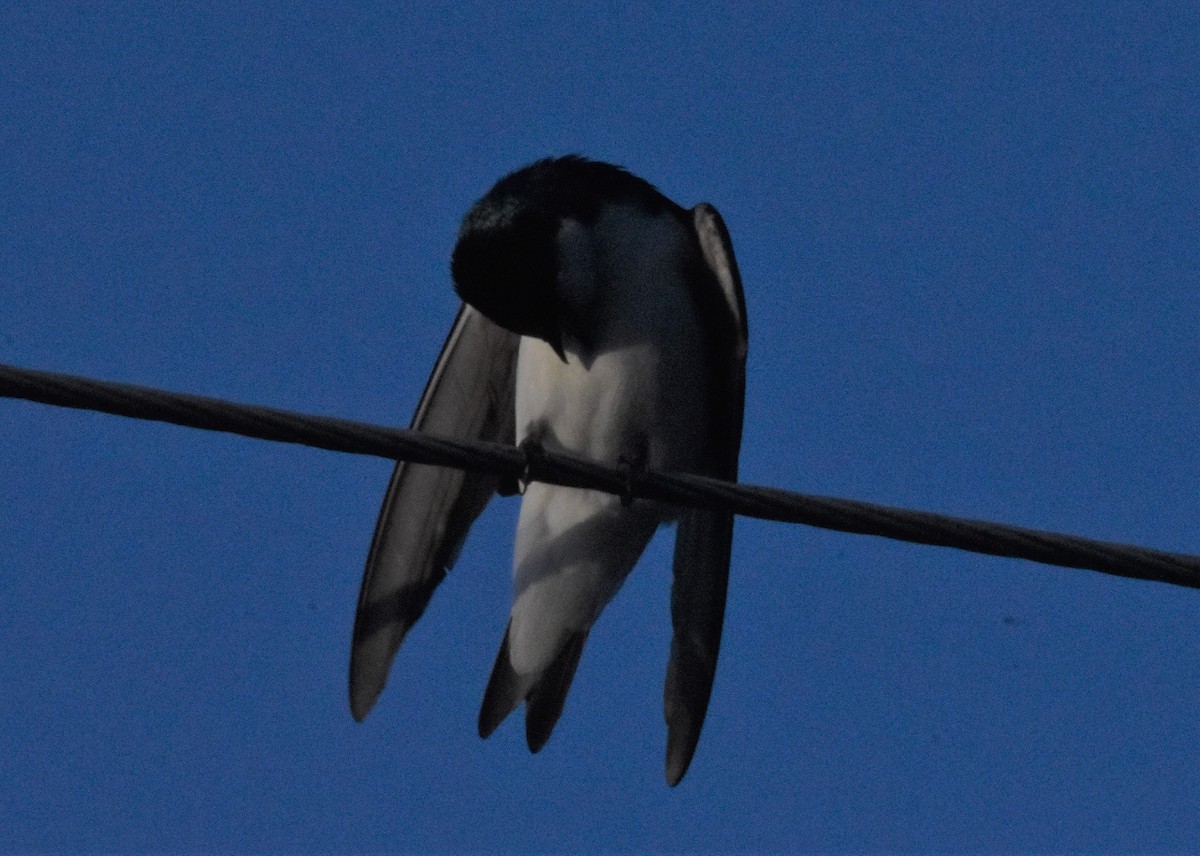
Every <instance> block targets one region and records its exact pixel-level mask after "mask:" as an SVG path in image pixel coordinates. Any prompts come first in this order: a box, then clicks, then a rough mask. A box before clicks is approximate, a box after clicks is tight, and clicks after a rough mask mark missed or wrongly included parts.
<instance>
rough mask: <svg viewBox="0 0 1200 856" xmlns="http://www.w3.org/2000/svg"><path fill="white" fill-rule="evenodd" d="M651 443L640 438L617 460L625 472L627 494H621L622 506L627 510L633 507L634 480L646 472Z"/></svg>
mask: <svg viewBox="0 0 1200 856" xmlns="http://www.w3.org/2000/svg"><path fill="white" fill-rule="evenodd" d="M648 445H649V441H648V440H647V439H646V438H645V437H639V438H638V441H637V442H636V443H634V444H633V447H632V448H630V449H628V450H626V452H625V453H624V454H622V455H620V456H619V457H618V458H617V466H618V467H620V468H621V469H623V470H624V471H625V492H624V493H622V494H621V505H622V506H624V507H625V508H628V507H629V506H631V505H633V500H634V496H633V480H634V478H635V477H636V476H640V475H641V474H642V473H644V472H645V471H646V459H647V458H648V457H649V449H648V448H647V447H648Z"/></svg>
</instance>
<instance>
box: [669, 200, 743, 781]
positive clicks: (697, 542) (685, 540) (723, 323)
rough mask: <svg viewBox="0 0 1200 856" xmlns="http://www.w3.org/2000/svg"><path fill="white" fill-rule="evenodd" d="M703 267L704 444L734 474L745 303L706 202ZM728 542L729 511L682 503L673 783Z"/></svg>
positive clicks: (683, 755)
mask: <svg viewBox="0 0 1200 856" xmlns="http://www.w3.org/2000/svg"><path fill="white" fill-rule="evenodd" d="M692 223H693V226H694V228H695V230H696V236H697V238H698V240H699V243H700V250H701V255H702V256H703V259H704V264H705V268H706V270H705V271H701V273H700V275H699V276H697V277H696V283H697V284H696V286H695V287H696V289H697V292H698V293H697V300H698V301H699V304H700V308H701V315H702V316H703V317H704V318H706V319H708V323H709V329H707V330H706V331H705V332H706V334H707V335H708V336H709V340H710V342H711V347H710V358H709V363H710V365H709V372H710V377H711V378H712V383H713V390H714V395H713V404H712V411H711V412H712V414H713V418H714V419H715V420H718V422H717V423H715V424H714V425H713V426H712V444H713V445H712V447H711V449H710V450H709V457H710V459H711V470H710V471H709V472H708V473H706V474H707V475H712V476H714V477H716V478H722V479H728V480H731V481H734V480H736V479H737V467H738V450H739V449H740V447H741V442H742V408H743V402H744V399H745V388H746V345H747V332H746V303H745V298H744V297H743V295H742V281H741V277H740V276H739V275H738V269H737V262H735V261H734V257H733V246H732V244H731V243H730V241H729V232H728V231H726V229H725V224H724V222H722V220H721V215H719V214H718V213H717V210H716V209H715V208H713V207H712V206H711V205H697V206H696V207H695V208H693V209H692ZM732 545H733V515H731V514H729V513H727V512H718V511H705V510H701V509H687V510H685V511H684V512H683V514H682V515H681V516H680V519H679V527H678V531H677V533H676V536H675V567H674V582H673V583H672V586H671V623H672V625H673V626H674V638H673V639H672V640H671V660H670V663H669V665H668V667H667V682H666V687H665V690H664V714H665V717H666V720H667V763H666V776H667V782H668V783H669V784H671V785H675V784H677V783H678V782H679V780H680V779H682V778H683V774H684V773H685V772H687V768H688V764H690V763H691V760H692V754H693V753H694V752H695V751H696V743H697V741H698V740H699V739H700V729H701V727H702V726H703V725H704V715H705V712H706V711H707V710H708V699H709V696H710V695H711V693H712V684H713V675H714V673H715V672H716V668H717V653H718V651H719V650H720V647H721V624H722V622H723V620H724V617H725V587H726V584H727V582H728V580H729V554H730V549H731V547H732Z"/></svg>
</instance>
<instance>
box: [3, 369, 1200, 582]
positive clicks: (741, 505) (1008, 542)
mask: <svg viewBox="0 0 1200 856" xmlns="http://www.w3.org/2000/svg"><path fill="white" fill-rule="evenodd" d="M0 397H5V398H20V399H26V400H29V401H37V402H41V403H43V404H53V405H55V406H58V407H73V408H78V409H82V410H96V411H100V412H103V413H113V414H116V415H118V416H128V417H131V418H133V419H148V420H153V421H156V422H171V423H174V424H176V425H184V426H187V427H189V428H203V429H206V430H209V431H224V432H227V433H231V434H241V435H242V436H245V437H257V438H259V439H262V440H274V441H277V442H281V443H296V444H299V445H304V446H314V447H316V448H319V449H331V450H333V451H337V452H349V453H351V454H358V455H374V456H377V457H381V458H389V459H392V460H405V461H411V462H414V463H420V464H432V465H435V466H448V467H457V468H459V469H466V470H475V471H481V472H488V473H493V474H495V475H499V476H502V477H504V478H506V479H511V480H516V479H527V480H532V481H542V482H549V483H551V484H559V485H565V486H568V487H581V488H591V489H593V490H602V491H605V492H607V493H613V494H619V495H628V496H631V497H633V498H640V499H654V500H661V501H665V502H669V503H672V504H675V505H685V506H695V507H701V508H711V509H716V510H725V511H730V512H733V513H734V514H740V515H743V516H746V517H757V518H761V519H763V520H777V521H781V522H784V523H802V524H804V525H806V526H816V527H820V528H823V529H835V530H838V531H841V532H856V533H859V534H863V535H878V536H882V537H884V538H892V539H894V540H897V541H909V542H913V543H917V544H933V545H937V546H943V547H955V548H957V549H960V550H969V551H971V552H975V553H987V554H990V555H993V556H1007V557H1012V558H1019V559H1029V560H1031V561H1034V562H1041V563H1043V564H1048V565H1060V566H1063V567H1069V568H1083V569H1088V570H1093V571H1101V572H1103V573H1106V574H1114V575H1116V576H1122V577H1130V578H1133V579H1141V580H1157V581H1159V582H1165V583H1172V584H1174V585H1181V586H1189V587H1191V588H1200V557H1198V556H1187V555H1180V554H1177V553H1165V552H1162V551H1158V550H1150V549H1146V548H1143V547H1135V546H1130V545H1125V544H1115V543H1110V542H1105V541H1093V540H1090V539H1087V538H1079V537H1076V536H1073V535H1063V534H1059V533H1055V532H1041V531H1037V530H1033V529H1022V528H1020V527H1016V526H1007V525H1004V524H1001V523H990V522H987V521H982V520H969V519H964V518H958V517H949V516H946V515H941V514H932V513H929V512H924V511H908V510H905V509H901V508H893V507H889V506H884V505H873V504H871V503H866V502H856V501H853V500H848V499H836V498H832V497H823V496H813V495H810V494H801V493H793V492H791V491H785V490H779V489H777V488H769V487H759V486H755V485H747V484H734V483H731V482H724V481H720V480H718V479H711V478H706V477H704V476H695V475H688V474H684V473H666V472H658V471H654V470H646V471H642V472H637V471H634V472H630V471H629V470H627V469H622V468H618V467H610V466H606V465H603V464H598V463H594V462H592V461H587V460H584V459H582V458H577V457H574V456H572V455H564V454H560V453H557V452H551V451H542V452H539V453H538V454H536V455H527V454H526V453H525V452H523V451H522V450H521V449H518V448H515V447H512V446H504V445H500V444H498V443H485V442H469V441H465V440H451V439H446V438H442V437H435V436H431V435H428V434H422V433H420V432H418V431H410V430H404V429H399V428H382V427H380V426H377V425H369V424H366V423H362V422H352V421H348V420H344V419H332V418H329V417H323V416H308V415H305V414H301V413H293V412H290V411H287V410H276V409H274V408H270V407H259V406H255V405H246V404H234V403H232V402H228V401H222V400H220V399H215V398H205V397H201V396H196V395H185V394H181V393H175V392H166V391H163V390H157V389H150V388H148V387H142V386H132V385H129V384H117V383H107V382H104V381H97V380H91V379H89V378H83V377H77V376H74V375H64V374H55V373H51V372H41V371H32V370H29V369H20V368H16V367H14V366H6V365H0Z"/></svg>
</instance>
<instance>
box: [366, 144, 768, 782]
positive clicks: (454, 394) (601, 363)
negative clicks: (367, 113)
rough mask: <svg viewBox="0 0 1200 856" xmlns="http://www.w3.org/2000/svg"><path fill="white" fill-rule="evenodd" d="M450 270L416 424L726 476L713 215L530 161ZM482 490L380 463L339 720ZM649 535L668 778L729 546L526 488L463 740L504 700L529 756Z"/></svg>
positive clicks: (729, 294) (371, 697) (620, 505)
mask: <svg viewBox="0 0 1200 856" xmlns="http://www.w3.org/2000/svg"><path fill="white" fill-rule="evenodd" d="M451 271H452V274H453V279H454V286H455V290H456V291H457V292H458V294H459V296H460V297H461V298H462V299H463V301H464V305H463V306H462V308H461V309H460V311H459V313H458V317H457V318H456V320H455V322H454V326H453V328H452V329H451V331H450V336H449V338H448V339H447V340H446V344H445V346H444V347H443V348H442V353H441V356H440V357H439V358H438V361H437V364H436V365H435V366H434V369H433V375H432V376H431V377H430V379H429V383H428V384H427V386H426V387H425V393H424V395H423V396H422V397H421V402H420V404H419V405H418V407H417V412H416V415H415V416H414V417H413V423H412V427H413V428H414V429H416V430H419V431H426V432H429V433H431V434H438V435H442V436H449V437H457V438H463V439H480V440H491V441H496V442H502V443H514V442H515V443H523V444H527V445H529V446H534V447H536V446H538V445H540V446H541V447H543V448H545V449H550V450H554V451H561V452H567V453H570V454H574V455H579V456H583V457H586V458H591V459H593V460H596V461H600V462H603V463H607V464H613V465H625V466H629V467H635V468H637V467H649V468H654V469H663V470H678V471H685V472H691V473H699V474H702V475H707V476H713V477H716V478H721V479H729V480H736V478H737V466H738V450H739V447H740V445H741V434H742V402H743V397H744V387H745V360H746V310H745V302H744V299H743V297H742V286H741V281H740V279H739V276H738V271H737V265H736V263H735V261H734V257H733V248H732V246H731V245H730V241H729V234H728V232H727V231H726V229H725V226H724V223H723V222H722V220H721V217H720V215H719V214H717V211H716V209H714V208H713V207H712V206H710V205H703V204H702V205H698V206H696V207H695V208H692V209H691V210H686V209H684V208H681V207H680V206H678V205H676V204H675V203H674V202H672V201H671V200H669V199H667V197H665V196H664V195H663V194H661V193H660V192H659V191H658V190H657V189H655V188H654V187H653V186H652V185H650V184H649V183H647V182H646V181H643V180H642V179H640V178H637V177H636V176H634V175H632V174H630V173H628V172H626V171H625V170H623V169H621V168H619V167H616V166H612V165H610V164H605V163H599V162H596V161H589V160H586V159H584V158H581V157H576V156H568V157H561V158H554V159H547V160H542V161H538V162H537V163H534V164H532V165H530V166H527V167H525V168H524V169H521V170H518V171H517V172H514V173H512V174H511V175H508V176H506V177H505V178H502V179H501V180H500V181H499V182H497V183H496V185H495V186H494V187H493V188H492V189H491V190H490V191H489V192H488V193H487V195H485V196H484V197H483V198H482V199H480V200H479V201H478V202H477V203H475V205H474V206H473V207H472V208H471V210H470V211H469V212H468V213H467V216H466V218H465V219H464V221H463V225H462V229H461V231H460V232H459V236H458V242H457V244H456V246H455V248H454V254H453V260H452V264H451ZM499 487H501V485H500V484H499V481H498V479H497V478H496V477H493V476H487V475H479V474H475V473H465V472H461V471H458V470H454V469H448V468H439V467H431V466H425V465H417V464H407V463H404V462H400V463H399V464H398V465H397V467H396V470H395V472H394V474H393V475H392V481H391V484H390V486H389V487H388V491H387V495H386V498H385V499H384V503H383V509H382V511H381V512H380V516H379V523H378V525H377V526H376V529H375V536H374V540H373V543H372V545H371V551H370V554H369V556H368V558H367V566H366V571H365V573H364V575H363V583H362V591H361V594H360V596H359V601H358V612H357V615H356V617H355V624H354V640H353V647H352V651H351V658H350V708H351V711H352V712H353V714H354V716H355V718H356V719H359V720H361V719H362V718H363V717H365V716H366V715H367V713H368V712H369V711H370V709H371V707H372V705H373V704H374V703H375V700H376V698H378V696H379V693H380V692H381V691H382V690H383V686H384V683H385V681H386V679H387V673H388V669H389V667H390V666H391V662H392V659H393V657H394V656H395V654H396V651H397V649H398V648H399V647H400V643H401V642H402V641H403V639H404V636H405V634H406V633H407V632H408V630H409V628H411V627H412V625H413V624H414V623H415V622H416V621H417V619H418V618H419V617H420V616H421V613H422V612H423V611H424V609H425V607H426V605H427V604H428V603H429V599H430V597H431V596H432V594H433V590H434V589H435V588H436V587H437V585H438V583H439V582H441V580H442V579H443V578H444V577H445V575H446V572H447V571H448V570H449V568H450V567H451V566H452V565H453V564H454V562H455V559H456V558H457V557H458V553H459V550H460V548H461V547H462V544H463V541H464V539H465V538H466V535H467V530H468V529H469V528H470V526H471V524H472V523H473V522H474V521H475V518H476V517H478V515H479V514H480V512H482V511H483V508H484V506H485V505H487V503H488V500H489V499H490V498H491V496H492V494H493V493H495V492H496V490H497V489H498V488H499ZM669 522H676V523H677V524H678V530H677V534H676V537H675V558H674V578H673V583H672V589H671V619H672V624H673V628H674V638H673V641H672V643H671V651H670V660H669V663H668V667H667V679H666V688H665V694H664V701H665V716H666V721H667V726H668V738H667V758H666V777H667V781H668V782H669V783H670V784H671V785H674V784H676V783H678V782H679V780H680V779H681V778H682V777H683V774H684V773H685V772H686V770H687V768H688V764H689V763H690V762H691V758H692V754H693V753H694V752H695V749H696V743H697V741H698V740H699V738H700V729H701V726H702V725H703V723H704V716H705V712H706V710H707V708H708V700H709V696H710V694H711V691H712V682H713V674H714V672H715V670H716V665H717V652H718V649H719V647H720V642H721V624H722V620H723V617H724V612H725V588H726V582H727V580H728V576H729V555H730V548H731V544H732V538H733V518H732V516H731V515H730V514H727V513H722V512H714V511H702V510H696V509H679V508H675V507H671V506H667V505H664V504H661V503H656V502H650V501H644V500H637V501H634V502H628V501H623V500H622V498H621V497H617V496H612V495H609V494H605V493H600V492H597V491H589V490H580V489H577V488H566V487H557V486H554V485H548V484H542V483H538V482H535V483H532V484H529V485H528V486H527V487H526V489H525V491H524V495H523V497H522V500H521V512H520V518H519V523H518V527H517V536H516V549H515V555H514V559H513V576H514V597H513V604H512V611H511V613H510V616H509V621H508V627H507V629H506V630H505V633H504V638H503V641H502V642H501V643H500V652H499V655H498V656H497V658H496V663H495V666H494V667H493V669H492V675H491V679H490V680H489V681H488V685H487V690H486V691H485V693H484V698H483V707H482V710H481V711H480V714H479V733H480V735H481V736H482V737H487V736H488V735H490V734H491V733H492V731H494V730H495V729H496V727H497V726H499V725H500V723H501V722H502V721H503V720H504V719H505V717H507V716H508V714H509V713H511V712H512V711H513V709H514V708H516V706H517V705H518V704H520V703H521V702H522V701H523V702H525V734H526V740H527V742H528V744H529V748H530V749H531V750H532V751H533V752H537V751H538V750H539V749H541V748H542V746H543V745H544V744H545V743H546V740H547V739H548V738H549V737H550V732H551V731H552V730H553V729H554V725H555V723H556V722H557V721H558V717H559V714H560V713H561V712H562V708H563V702H564V700H565V698H566V695H567V690H568V689H569V688H570V685H571V679H572V678H573V677H574V674H575V668H576V666H577V665H578V663H579V656H580V654H581V653H582V651H583V645H584V642H585V640H586V639H587V636H588V632H589V631H590V630H591V627H592V625H593V623H595V621H596V619H597V618H598V617H599V615H600V612H601V611H602V610H603V609H604V607H605V605H606V604H607V603H608V602H609V600H611V599H612V597H613V595H615V594H616V592H617V590H618V589H619V588H620V586H621V584H622V582H624V580H625V577H626V576H627V575H628V574H629V572H630V570H631V569H632V568H633V566H634V564H635V563H636V561H637V559H638V557H639V556H640V555H641V554H642V551H643V550H644V549H645V547H646V544H647V542H648V541H649V540H650V537H651V535H653V533H654V531H655V529H657V528H658V526H659V525H660V524H663V523H669Z"/></svg>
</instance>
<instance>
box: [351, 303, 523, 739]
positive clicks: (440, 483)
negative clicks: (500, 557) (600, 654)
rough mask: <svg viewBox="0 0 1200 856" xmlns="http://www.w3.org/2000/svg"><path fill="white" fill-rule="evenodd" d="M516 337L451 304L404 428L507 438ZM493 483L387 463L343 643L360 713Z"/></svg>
mask: <svg viewBox="0 0 1200 856" xmlns="http://www.w3.org/2000/svg"><path fill="white" fill-rule="evenodd" d="M519 341H520V337H519V336H517V335H516V334H514V333H510V332H509V331H507V330H505V329H503V328H501V327H499V326H497V325H496V324H494V323H492V322H491V321H489V320H488V319H487V318H485V317H484V316H483V315H481V314H480V313H479V312H477V311H476V310H475V309H473V308H471V307H470V306H467V305H466V304H464V305H463V307H462V309H460V310H459V313H458V317H457V318H456V319H455V321H454V326H453V327H452V328H451V330H450V335H449V337H448V338H447V339H446V344H445V345H444V346H443V347H442V353H441V356H439V357H438V361H437V364H436V365H435V366H434V369H433V374H432V375H431V376H430V378H429V382H428V383H427V384H426V386H425V392H424V394H423V395H422V396H421V402H420V404H419V405H418V406H417V412H416V414H415V415H414V416H413V421H412V428H413V429H415V430H417V431H424V432H427V433H430V434H434V435H439V436H442V437H453V438H457V439H471V440H490V441H493V442H498V443H509V444H511V443H513V433H514V423H515V416H514V414H513V407H514V397H515V369H516V357H517V344H518V342H519ZM497 486H498V479H497V478H496V477H495V476H490V475H483V474H479V473H468V472H464V471H462V470H456V469H451V468H448V467H432V466H428V465H424V464H409V463H406V462H404V461H401V462H399V463H398V464H397V465H396V469H395V471H394V472H393V473H392V480H391V483H390V485H389V486H388V490H387V494H386V496H385V498H384V501H383V508H382V509H381V511H380V513H379V522H378V523H377V524H376V526H375V536H374V539H373V541H372V543H371V551H370V553H369V554H368V556H367V566H366V570H365V571H364V573H363V581H362V589H361V591H360V593H359V598H358V611H357V613H356V614H355V618H354V638H353V642H352V643H351V650H350V711H351V713H353V715H354V718H355V719H358V720H361V719H362V718H363V717H365V716H366V715H367V713H369V712H370V710H371V707H372V706H373V705H374V704H375V700H376V699H377V698H378V697H379V694H380V692H382V691H383V687H384V684H385V683H386V681H387V675H388V670H389V668H390V667H391V664H392V659H393V658H394V657H395V656H396V651H397V650H398V649H399V648H400V643H401V642H403V641H404V636H405V634H407V633H408V631H409V628H411V627H412V626H413V625H414V624H415V623H416V621H417V619H418V618H420V617H421V613H423V612H424V611H425V607H426V606H427V605H428V603H429V599H430V598H431V597H432V596H433V591H434V589H435V588H437V585H438V583H440V582H441V581H442V580H443V579H444V578H445V576H446V572H447V571H448V570H449V569H450V567H451V566H452V565H453V564H454V562H455V560H456V559H457V558H458V553H459V550H460V549H461V548H462V544H463V541H464V540H465V539H466V537H467V531H468V530H469V529H470V528H471V524H472V523H474V522H475V518H477V517H478V516H479V514H480V512H482V511H483V509H484V507H485V506H486V505H487V503H488V501H489V500H490V499H491V497H492V494H493V493H495V491H496V488H497Z"/></svg>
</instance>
